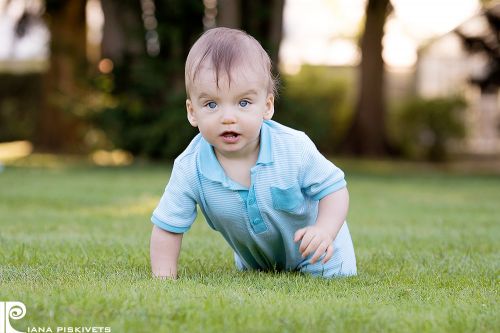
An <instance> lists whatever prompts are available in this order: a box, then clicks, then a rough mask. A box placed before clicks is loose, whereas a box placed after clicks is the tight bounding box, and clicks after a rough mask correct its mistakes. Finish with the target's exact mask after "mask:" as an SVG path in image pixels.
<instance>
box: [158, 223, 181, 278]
mask: <svg viewBox="0 0 500 333" xmlns="http://www.w3.org/2000/svg"><path fill="white" fill-rule="evenodd" d="M182 235H183V234H174V233H172V232H168V231H165V230H163V229H160V228H158V227H157V226H156V225H155V226H153V231H152V233H151V246H150V255H151V270H152V272H153V276H155V277H158V278H172V279H176V278H177V259H178V258H179V252H180V250H181V243H182Z"/></svg>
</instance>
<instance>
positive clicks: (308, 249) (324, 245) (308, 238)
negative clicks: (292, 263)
mask: <svg viewBox="0 0 500 333" xmlns="http://www.w3.org/2000/svg"><path fill="white" fill-rule="evenodd" d="M300 240H302V241H301V242H300V247H299V251H300V253H301V254H302V257H303V258H305V257H307V256H308V255H310V254H311V253H313V252H314V255H313V256H312V257H311V264H314V263H315V262H316V261H318V259H319V258H320V257H321V256H322V255H323V254H324V253H325V252H326V255H325V257H324V258H323V260H322V262H323V264H324V263H326V262H327V261H328V260H330V258H331V257H332V255H333V245H332V243H333V237H331V236H330V235H329V234H328V232H326V231H325V230H324V229H323V228H321V227H318V226H315V225H312V226H309V227H305V228H302V229H299V230H297V231H296V232H295V237H294V239H293V241H294V242H298V241H300Z"/></svg>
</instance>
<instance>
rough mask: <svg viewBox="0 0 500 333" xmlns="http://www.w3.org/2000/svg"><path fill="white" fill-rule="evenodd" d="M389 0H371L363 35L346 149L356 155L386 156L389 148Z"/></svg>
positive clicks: (344, 145)
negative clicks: (384, 56)
mask: <svg viewBox="0 0 500 333" xmlns="http://www.w3.org/2000/svg"><path fill="white" fill-rule="evenodd" d="M391 11H392V5H391V3H390V1H389V0H368V2H367V4H366V13H365V16H366V19H365V28H364V33H363V35H362V37H361V54H362V57H361V64H360V75H361V78H360V83H359V96H358V102H357V105H356V109H355V113H354V118H353V121H352V125H351V128H350V130H349V131H348V134H347V137H346V139H345V141H344V143H343V147H342V150H343V151H344V152H346V153H351V154H355V155H372V156H377V155H384V154H386V153H387V152H388V150H389V145H388V140H387V137H386V131H385V114H386V105H385V92H384V61H383V59H382V38H383V36H384V25H385V21H386V18H387V16H388V14H389V13H390V12H391Z"/></svg>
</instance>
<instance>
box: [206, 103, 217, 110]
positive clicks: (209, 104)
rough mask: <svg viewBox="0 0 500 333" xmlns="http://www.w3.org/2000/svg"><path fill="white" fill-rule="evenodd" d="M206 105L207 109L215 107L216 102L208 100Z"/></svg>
mask: <svg viewBox="0 0 500 333" xmlns="http://www.w3.org/2000/svg"><path fill="white" fill-rule="evenodd" d="M207 106H208V108H209V109H215V108H216V107H217V103H215V102H208V103H207Z"/></svg>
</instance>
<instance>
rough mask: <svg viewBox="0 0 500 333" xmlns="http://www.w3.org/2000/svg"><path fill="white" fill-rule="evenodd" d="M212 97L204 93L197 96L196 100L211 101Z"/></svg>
mask: <svg viewBox="0 0 500 333" xmlns="http://www.w3.org/2000/svg"><path fill="white" fill-rule="evenodd" d="M211 98H212V96H210V95H209V94H206V93H201V94H200V95H199V96H198V99H211Z"/></svg>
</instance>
